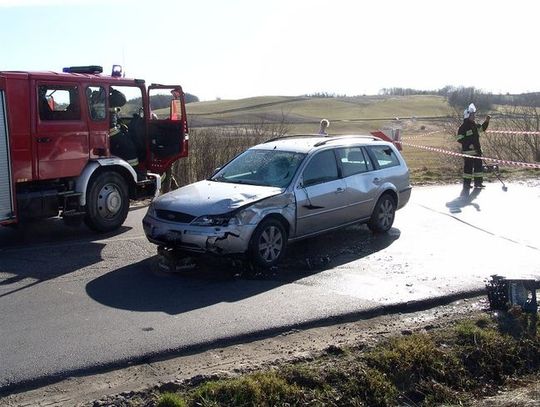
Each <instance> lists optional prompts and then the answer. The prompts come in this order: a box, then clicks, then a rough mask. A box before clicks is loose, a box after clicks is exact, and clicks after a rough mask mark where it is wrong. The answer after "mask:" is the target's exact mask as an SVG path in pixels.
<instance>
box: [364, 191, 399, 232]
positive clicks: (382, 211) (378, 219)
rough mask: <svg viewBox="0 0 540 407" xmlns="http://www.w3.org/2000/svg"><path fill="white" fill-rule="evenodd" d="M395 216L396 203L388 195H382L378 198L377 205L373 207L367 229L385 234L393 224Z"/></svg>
mask: <svg viewBox="0 0 540 407" xmlns="http://www.w3.org/2000/svg"><path fill="white" fill-rule="evenodd" d="M395 216H396V203H395V201H394V198H393V197H392V196H390V195H389V194H384V195H383V196H381V197H380V198H379V201H378V202H377V205H375V209H374V210H373V213H372V214H371V219H370V220H369V222H368V227H369V228H370V229H371V231H373V232H377V233H383V232H387V231H389V230H390V228H391V227H392V225H393V224H394V218H395Z"/></svg>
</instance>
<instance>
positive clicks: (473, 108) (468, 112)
mask: <svg viewBox="0 0 540 407" xmlns="http://www.w3.org/2000/svg"><path fill="white" fill-rule="evenodd" d="M471 113H476V106H475V105H474V103H471V104H470V105H469V107H468V108H467V109H465V110H464V111H463V118H464V119H468V118H469V116H470V115H471Z"/></svg>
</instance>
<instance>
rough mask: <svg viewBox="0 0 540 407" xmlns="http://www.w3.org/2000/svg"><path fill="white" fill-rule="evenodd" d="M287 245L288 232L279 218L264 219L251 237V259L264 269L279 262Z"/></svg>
mask: <svg viewBox="0 0 540 407" xmlns="http://www.w3.org/2000/svg"><path fill="white" fill-rule="evenodd" d="M286 246H287V232H286V231H285V228H284V227H283V224H282V223H281V222H280V221H278V220H277V219H271V218H270V219H265V220H263V221H262V222H261V223H260V224H259V226H257V229H255V232H253V236H252V237H251V240H250V243H249V255H250V258H251V261H253V263H255V264H256V265H257V266H260V267H262V268H264V269H268V268H270V267H273V266H275V265H276V264H278V263H279V261H280V260H281V258H282V257H283V255H284V253H285V248H286Z"/></svg>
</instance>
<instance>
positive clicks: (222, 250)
mask: <svg viewBox="0 0 540 407" xmlns="http://www.w3.org/2000/svg"><path fill="white" fill-rule="evenodd" d="M256 227H257V225H256V224H254V225H251V224H247V225H234V226H192V225H189V224H182V223H177V222H167V221H165V220H163V219H157V218H155V217H153V216H150V215H148V214H147V215H146V216H145V217H144V219H143V228H144V233H145V234H146V237H147V239H148V240H149V241H150V242H152V243H154V244H157V245H160V246H166V247H174V248H178V249H182V250H186V251H190V252H194V253H214V254H239V253H245V252H246V251H247V250H248V248H249V240H250V238H251V235H252V234H253V231H254V230H255V228H256Z"/></svg>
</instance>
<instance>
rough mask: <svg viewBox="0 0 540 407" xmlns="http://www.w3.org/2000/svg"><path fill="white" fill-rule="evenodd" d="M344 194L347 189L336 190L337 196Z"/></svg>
mask: <svg viewBox="0 0 540 407" xmlns="http://www.w3.org/2000/svg"><path fill="white" fill-rule="evenodd" d="M343 192H345V189H343V188H341V187H339V188H338V189H336V194H342V193H343Z"/></svg>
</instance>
